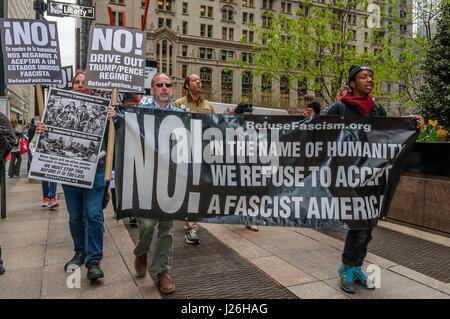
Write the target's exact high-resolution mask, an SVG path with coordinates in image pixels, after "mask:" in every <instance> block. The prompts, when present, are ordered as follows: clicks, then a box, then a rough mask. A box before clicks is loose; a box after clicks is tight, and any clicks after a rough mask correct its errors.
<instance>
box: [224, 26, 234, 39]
mask: <svg viewBox="0 0 450 319" xmlns="http://www.w3.org/2000/svg"><path fill="white" fill-rule="evenodd" d="M227 38H228V40H230V41H233V28H225V27H223V28H222V40H227Z"/></svg>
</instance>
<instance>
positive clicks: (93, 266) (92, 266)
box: [86, 263, 103, 280]
mask: <svg viewBox="0 0 450 319" xmlns="http://www.w3.org/2000/svg"><path fill="white" fill-rule="evenodd" d="M86 267H87V269H88V271H87V278H88V279H89V280H97V279H99V278H103V271H102V270H101V269H100V264H98V263H89V264H87V266H86Z"/></svg>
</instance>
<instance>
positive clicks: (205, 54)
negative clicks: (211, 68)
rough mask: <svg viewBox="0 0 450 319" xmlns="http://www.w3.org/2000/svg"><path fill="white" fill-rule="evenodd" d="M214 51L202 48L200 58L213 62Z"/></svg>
mask: <svg viewBox="0 0 450 319" xmlns="http://www.w3.org/2000/svg"><path fill="white" fill-rule="evenodd" d="M212 56H213V49H206V48H200V58H202V59H209V60H212Z"/></svg>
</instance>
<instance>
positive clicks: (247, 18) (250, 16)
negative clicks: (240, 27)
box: [242, 12, 255, 23]
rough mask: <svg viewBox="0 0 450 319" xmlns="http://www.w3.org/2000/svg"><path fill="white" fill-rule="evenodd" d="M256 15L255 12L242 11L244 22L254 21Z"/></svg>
mask: <svg viewBox="0 0 450 319" xmlns="http://www.w3.org/2000/svg"><path fill="white" fill-rule="evenodd" d="M254 17H255V15H254V14H253V13H248V12H244V13H242V23H247V22H251V23H253V21H254Z"/></svg>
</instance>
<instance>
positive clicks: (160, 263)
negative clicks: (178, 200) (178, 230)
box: [134, 218, 173, 274]
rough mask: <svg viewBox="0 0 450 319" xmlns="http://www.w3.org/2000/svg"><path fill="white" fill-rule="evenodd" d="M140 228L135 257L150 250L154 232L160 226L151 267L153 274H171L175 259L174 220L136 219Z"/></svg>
mask: <svg viewBox="0 0 450 319" xmlns="http://www.w3.org/2000/svg"><path fill="white" fill-rule="evenodd" d="M136 220H137V222H138V227H139V240H138V242H137V244H136V248H135V249H134V255H135V256H142V255H144V254H145V253H147V252H148V251H149V250H150V245H151V243H152V238H153V232H154V230H155V227H156V224H158V236H157V238H156V246H155V253H154V254H153V260H152V265H151V271H152V273H153V274H159V273H162V272H168V273H170V270H171V269H172V257H173V220H160V219H153V218H136Z"/></svg>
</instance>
